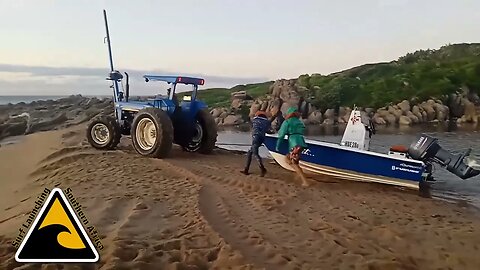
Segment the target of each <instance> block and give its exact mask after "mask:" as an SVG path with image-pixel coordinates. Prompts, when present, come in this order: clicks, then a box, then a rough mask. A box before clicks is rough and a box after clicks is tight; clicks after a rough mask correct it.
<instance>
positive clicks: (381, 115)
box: [377, 108, 390, 119]
mask: <svg viewBox="0 0 480 270" xmlns="http://www.w3.org/2000/svg"><path fill="white" fill-rule="evenodd" d="M377 114H378V115H379V116H380V117H382V118H383V119H385V118H386V117H387V115H389V114H390V113H389V112H388V111H387V110H385V109H383V108H381V109H378V111H377Z"/></svg>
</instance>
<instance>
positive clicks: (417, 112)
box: [412, 105, 423, 122]
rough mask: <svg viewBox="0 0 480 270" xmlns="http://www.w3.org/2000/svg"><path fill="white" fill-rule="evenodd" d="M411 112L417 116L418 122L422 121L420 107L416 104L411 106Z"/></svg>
mask: <svg viewBox="0 0 480 270" xmlns="http://www.w3.org/2000/svg"><path fill="white" fill-rule="evenodd" d="M412 113H413V115H415V116H416V117H417V118H418V121H419V122H423V115H422V112H421V111H420V107H418V106H417V105H415V106H413V107H412Z"/></svg>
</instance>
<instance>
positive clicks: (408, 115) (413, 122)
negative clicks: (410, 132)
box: [406, 111, 420, 124]
mask: <svg viewBox="0 0 480 270" xmlns="http://www.w3.org/2000/svg"><path fill="white" fill-rule="evenodd" d="M406 116H407V117H408V118H410V120H412V124H418V123H420V119H418V117H417V116H416V115H415V114H413V113H412V112H411V111H408V112H407V115H406Z"/></svg>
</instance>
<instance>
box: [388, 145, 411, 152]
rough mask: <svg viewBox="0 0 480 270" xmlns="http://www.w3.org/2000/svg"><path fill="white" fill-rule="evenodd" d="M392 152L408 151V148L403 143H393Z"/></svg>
mask: <svg viewBox="0 0 480 270" xmlns="http://www.w3.org/2000/svg"><path fill="white" fill-rule="evenodd" d="M390 151H391V152H400V153H407V152H408V148H407V147H405V146H403V145H393V146H392V147H390Z"/></svg>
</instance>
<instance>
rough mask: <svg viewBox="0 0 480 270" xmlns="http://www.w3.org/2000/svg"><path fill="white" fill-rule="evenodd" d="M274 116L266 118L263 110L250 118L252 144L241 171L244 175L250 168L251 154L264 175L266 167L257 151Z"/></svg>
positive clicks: (261, 174) (269, 128)
mask: <svg viewBox="0 0 480 270" xmlns="http://www.w3.org/2000/svg"><path fill="white" fill-rule="evenodd" d="M275 118H276V116H275V117H273V118H272V119H268V117H267V115H266V113H265V112H264V111H258V112H257V113H256V114H255V117H254V118H253V119H252V146H251V147H250V150H248V153H247V163H246V165H245V169H244V170H242V171H241V172H242V173H243V174H245V175H248V174H249V172H248V170H249V169H250V164H251V162H252V156H255V158H256V159H257V161H258V165H259V167H260V171H261V173H260V176H262V177H263V176H265V174H266V173H267V169H265V166H263V162H262V158H261V157H260V155H259V153H258V149H259V148H260V146H262V144H263V142H264V140H265V133H267V132H269V131H270V130H271V126H272V122H273V121H274V120H275Z"/></svg>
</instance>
